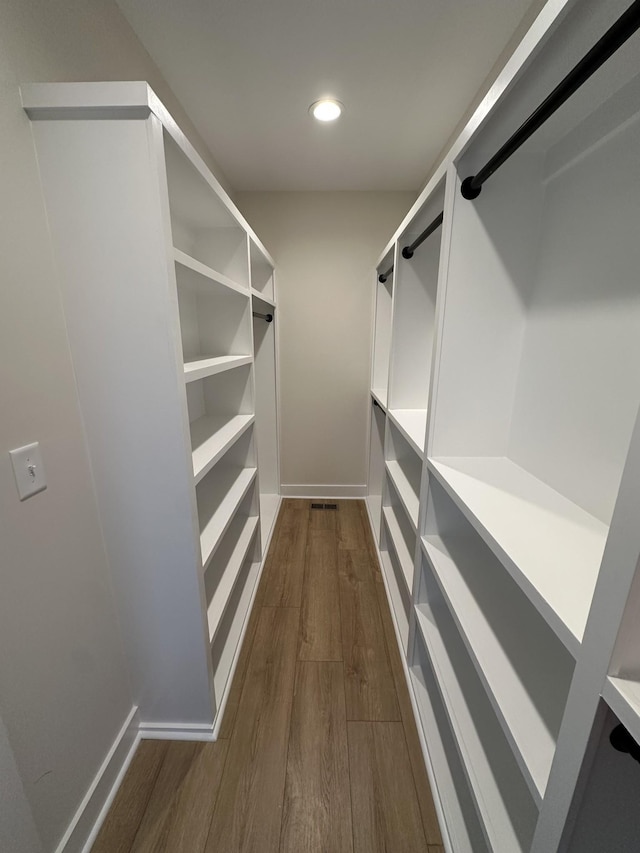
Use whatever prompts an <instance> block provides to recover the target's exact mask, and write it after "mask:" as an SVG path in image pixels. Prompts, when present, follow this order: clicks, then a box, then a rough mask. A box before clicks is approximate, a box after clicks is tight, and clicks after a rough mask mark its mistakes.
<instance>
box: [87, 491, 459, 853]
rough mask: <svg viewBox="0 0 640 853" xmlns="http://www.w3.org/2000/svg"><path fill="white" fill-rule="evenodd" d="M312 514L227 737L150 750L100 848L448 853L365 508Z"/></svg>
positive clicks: (277, 565)
mask: <svg viewBox="0 0 640 853" xmlns="http://www.w3.org/2000/svg"><path fill="white" fill-rule="evenodd" d="M310 503H311V502H310V501H307V500H284V501H283V503H282V507H281V509H280V513H279V516H278V521H277V523H276V529H275V532H274V536H273V539H272V542H271V546H270V549H269V554H268V556H267V560H266V562H265V567H264V571H263V574H262V579H261V581H260V586H259V588H258V592H257V595H256V601H255V604H254V608H253V611H252V613H251V616H250V620H249V624H248V627H247V631H246V634H245V639H244V643H243V647H242V650H241V652H240V657H239V660H238V666H237V667H236V672H235V675H234V680H233V684H232V687H231V690H230V694H229V699H228V702H227V707H226V709H225V715H224V719H223V722H222V727H221V730H220V737H219V739H218V741H217V742H216V743H207V744H203V743H188V742H187V743H185V742H166V741H143V742H142V743H141V744H140V746H139V748H138V750H137V752H136V755H135V756H134V759H133V762H132V763H131V766H130V768H129V770H128V772H127V774H126V776H125V779H124V782H123V784H122V786H121V788H120V790H119V792H118V795H117V796H116V799H115V801H114V803H113V805H112V807H111V809H110V811H109V814H108V815H107V818H106V820H105V822H104V824H103V827H102V829H101V831H100V833H99V835H98V838H97V840H96V842H95V844H94V846H93V851H94V853H130V851H132V853H443V847H442V846H441V845H442V839H441V835H440V829H439V826H438V820H437V816H436V812H435V808H434V805H433V799H432V796H431V791H430V788H429V782H428V779H427V775H426V771H425V768H424V763H423V761H422V754H421V750H420V743H419V740H418V733H417V731H416V728H415V721H414V719H413V714H412V710H411V703H410V700H409V695H408V692H407V687H406V683H405V679H404V672H403V669H402V662H401V660H400V655H399V652H398V649H397V645H396V641H395V634H394V631H393V624H392V621H391V615H390V613H389V609H388V604H387V600H386V596H385V592H384V586H383V584H382V576H381V574H380V569H379V566H378V562H377V558H376V551H375V545H374V543H373V540H372V538H371V532H370V528H369V523H368V519H367V515H366V508H365V505H364V502H363V501H338V502H337V503H338V509H337V511H333V510H310Z"/></svg>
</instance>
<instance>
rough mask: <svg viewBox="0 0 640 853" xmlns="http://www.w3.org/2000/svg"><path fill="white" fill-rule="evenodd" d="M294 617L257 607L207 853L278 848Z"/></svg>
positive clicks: (290, 612) (290, 610)
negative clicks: (258, 613)
mask: <svg viewBox="0 0 640 853" xmlns="http://www.w3.org/2000/svg"><path fill="white" fill-rule="evenodd" d="M298 623H299V611H298V610H297V609H294V608H275V607H263V608H262V610H261V613H260V617H259V620H258V626H257V629H256V634H255V637H254V641H253V649H252V653H251V656H250V660H249V665H248V669H247V674H246V677H245V682H244V687H243V689H242V695H241V697H240V703H239V707H238V714H237V719H236V724H235V726H234V730H233V734H232V736H231V739H230V741H229V753H228V756H227V762H226V768H225V773H224V775H223V779H222V784H221V786H220V792H219V794H218V799H217V802H216V807H215V811H214V814H213V820H212V822H211V828H210V832H209V838H208V841H207V847H206V850H207V851H209V853H219V851H221V850H224V851H225V853H236V851H243V853H249V851H251V853H272V851H277V850H278V846H279V842H280V825H281V817H282V802H283V796H284V782H285V772H286V756H287V743H288V737H289V721H290V717H291V704H292V700H293V685H294V675H295V658H296V646H297V637H298Z"/></svg>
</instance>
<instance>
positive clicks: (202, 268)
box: [173, 246, 249, 297]
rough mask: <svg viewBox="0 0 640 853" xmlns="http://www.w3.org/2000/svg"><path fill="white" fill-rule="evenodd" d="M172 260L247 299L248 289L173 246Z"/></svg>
mask: <svg viewBox="0 0 640 853" xmlns="http://www.w3.org/2000/svg"><path fill="white" fill-rule="evenodd" d="M173 259H174V261H175V262H176V263H177V264H180V266H183V267H186V269H189V270H191V271H192V272H194V273H197V274H198V275H201V276H203V277H204V278H207V279H209V280H210V281H212V282H216V283H217V284H221V285H222V286H223V287H227V288H228V289H229V290H233V291H235V292H236V293H240V294H242V295H243V296H247V297H248V295H249V288H247V287H243V286H242V285H241V284H237V283H236V282H235V281H233V280H232V279H230V278H229V277H228V276H226V275H223V274H222V273H221V272H217V271H216V270H214V269H211V267H208V266H207V265H206V264H203V263H201V262H200V261H197V260H196V259H195V258H192V257H191V255H187V253H186V252H183V251H182V250H181V249H177V248H176V247H175V246H174V247H173Z"/></svg>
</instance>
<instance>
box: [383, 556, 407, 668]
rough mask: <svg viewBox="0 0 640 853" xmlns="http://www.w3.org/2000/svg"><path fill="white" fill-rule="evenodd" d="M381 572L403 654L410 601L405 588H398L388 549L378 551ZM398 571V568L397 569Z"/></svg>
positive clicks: (404, 652) (405, 648)
mask: <svg viewBox="0 0 640 853" xmlns="http://www.w3.org/2000/svg"><path fill="white" fill-rule="evenodd" d="M380 557H381V562H382V572H383V574H384V578H385V581H386V588H387V596H388V599H389V603H390V604H391V611H392V613H393V618H394V619H395V622H396V626H397V628H398V634H399V635H400V638H401V640H402V646H403V649H402V651H403V654H405V655H406V652H407V645H408V642H409V613H408V609H409V607H410V601H409V599H408V597H407V592H406V590H402V589H401V588H400V582H399V581H398V577H397V575H398V572H397V571H396V570H395V568H394V565H393V562H392V561H393V557H392V555H391V553H390V552H389V551H380ZM398 571H399V570H398Z"/></svg>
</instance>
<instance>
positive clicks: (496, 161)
mask: <svg viewBox="0 0 640 853" xmlns="http://www.w3.org/2000/svg"><path fill="white" fill-rule="evenodd" d="M638 28H640V0H635V2H634V3H632V4H631V6H629V8H628V9H627V11H626V12H625V13H624V14H623V15H621V17H620V18H618V20H617V21H616V22H615V24H614V25H613V26H612V27H610V28H609V29H608V30H607V32H606V33H605V34H604V35H603V36H602V38H601V39H600V40H599V41H598V42H596V44H595V45H594V46H593V47H592V48H591V50H590V51H589V52H588V53H587V54H586V55H585V56H583V58H582V59H581V60H580V62H579V63H578V64H577V65H576V66H575V68H574V69H573V70H572V71H570V72H569V73H568V74H567V76H566V77H565V78H564V79H563V80H562V81H561V82H560V83H558V85H557V86H556V88H555V89H554V90H553V92H551V94H550V95H547V97H546V98H545V99H544V101H543V102H542V103H541V104H540V106H539V107H538V108H537V109H536V110H534V111H533V112H532V113H531V115H530V116H529V118H528V119H527V120H526V121H525V122H524V123H523V124H521V125H520V127H519V128H518V130H516V132H515V133H514V134H513V136H511V137H510V138H509V139H508V140H507V141H506V142H505V144H504V145H503V146H502V148H501V149H500V150H499V151H498V152H497V153H496V154H494V155H493V157H492V158H491V159H490V160H489V162H488V163H487V164H486V165H485V166H483V167H482V169H480V171H479V172H477V173H476V174H475V175H471V176H469V177H468V178H465V179H464V181H463V182H462V186H461V188H460V191H461V193H462V195H463V196H464V198H466V199H474V198H477V197H478V196H479V195H480V190H481V189H482V185H483V184H484V182H485V181H486V180H487V178H490V177H491V175H493V173H494V172H495V171H496V170H497V169H499V168H500V166H502V164H503V163H504V162H505V161H506V160H508V159H509V157H511V155H512V154H514V153H515V152H516V151H517V150H518V148H520V146H521V145H522V144H523V143H524V142H526V141H527V139H529V137H530V136H532V135H533V134H534V133H535V132H536V130H538V128H539V127H540V126H541V125H543V124H544V123H545V121H546V120H547V119H548V118H549V117H550V116H552V115H553V114H554V113H555V111H556V110H557V109H558V108H559V107H561V106H562V105H563V104H564V102H565V101H566V100H568V99H569V98H570V97H571V95H573V93H574V92H575V91H577V90H578V89H579V88H580V86H582V84H583V83H585V82H586V81H587V80H588V79H589V77H591V75H592V74H594V73H595V72H596V71H597V70H598V68H600V66H601V65H604V63H605V62H606V61H607V59H609V58H610V57H611V56H612V55H613V54H614V53H615V52H616V51H617V50H618V48H620V47H622V45H623V44H624V43H625V42H626V41H627V40H628V39H629V38H631V36H632V35H633V34H634V33H635V32H636V30H637V29H638Z"/></svg>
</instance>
